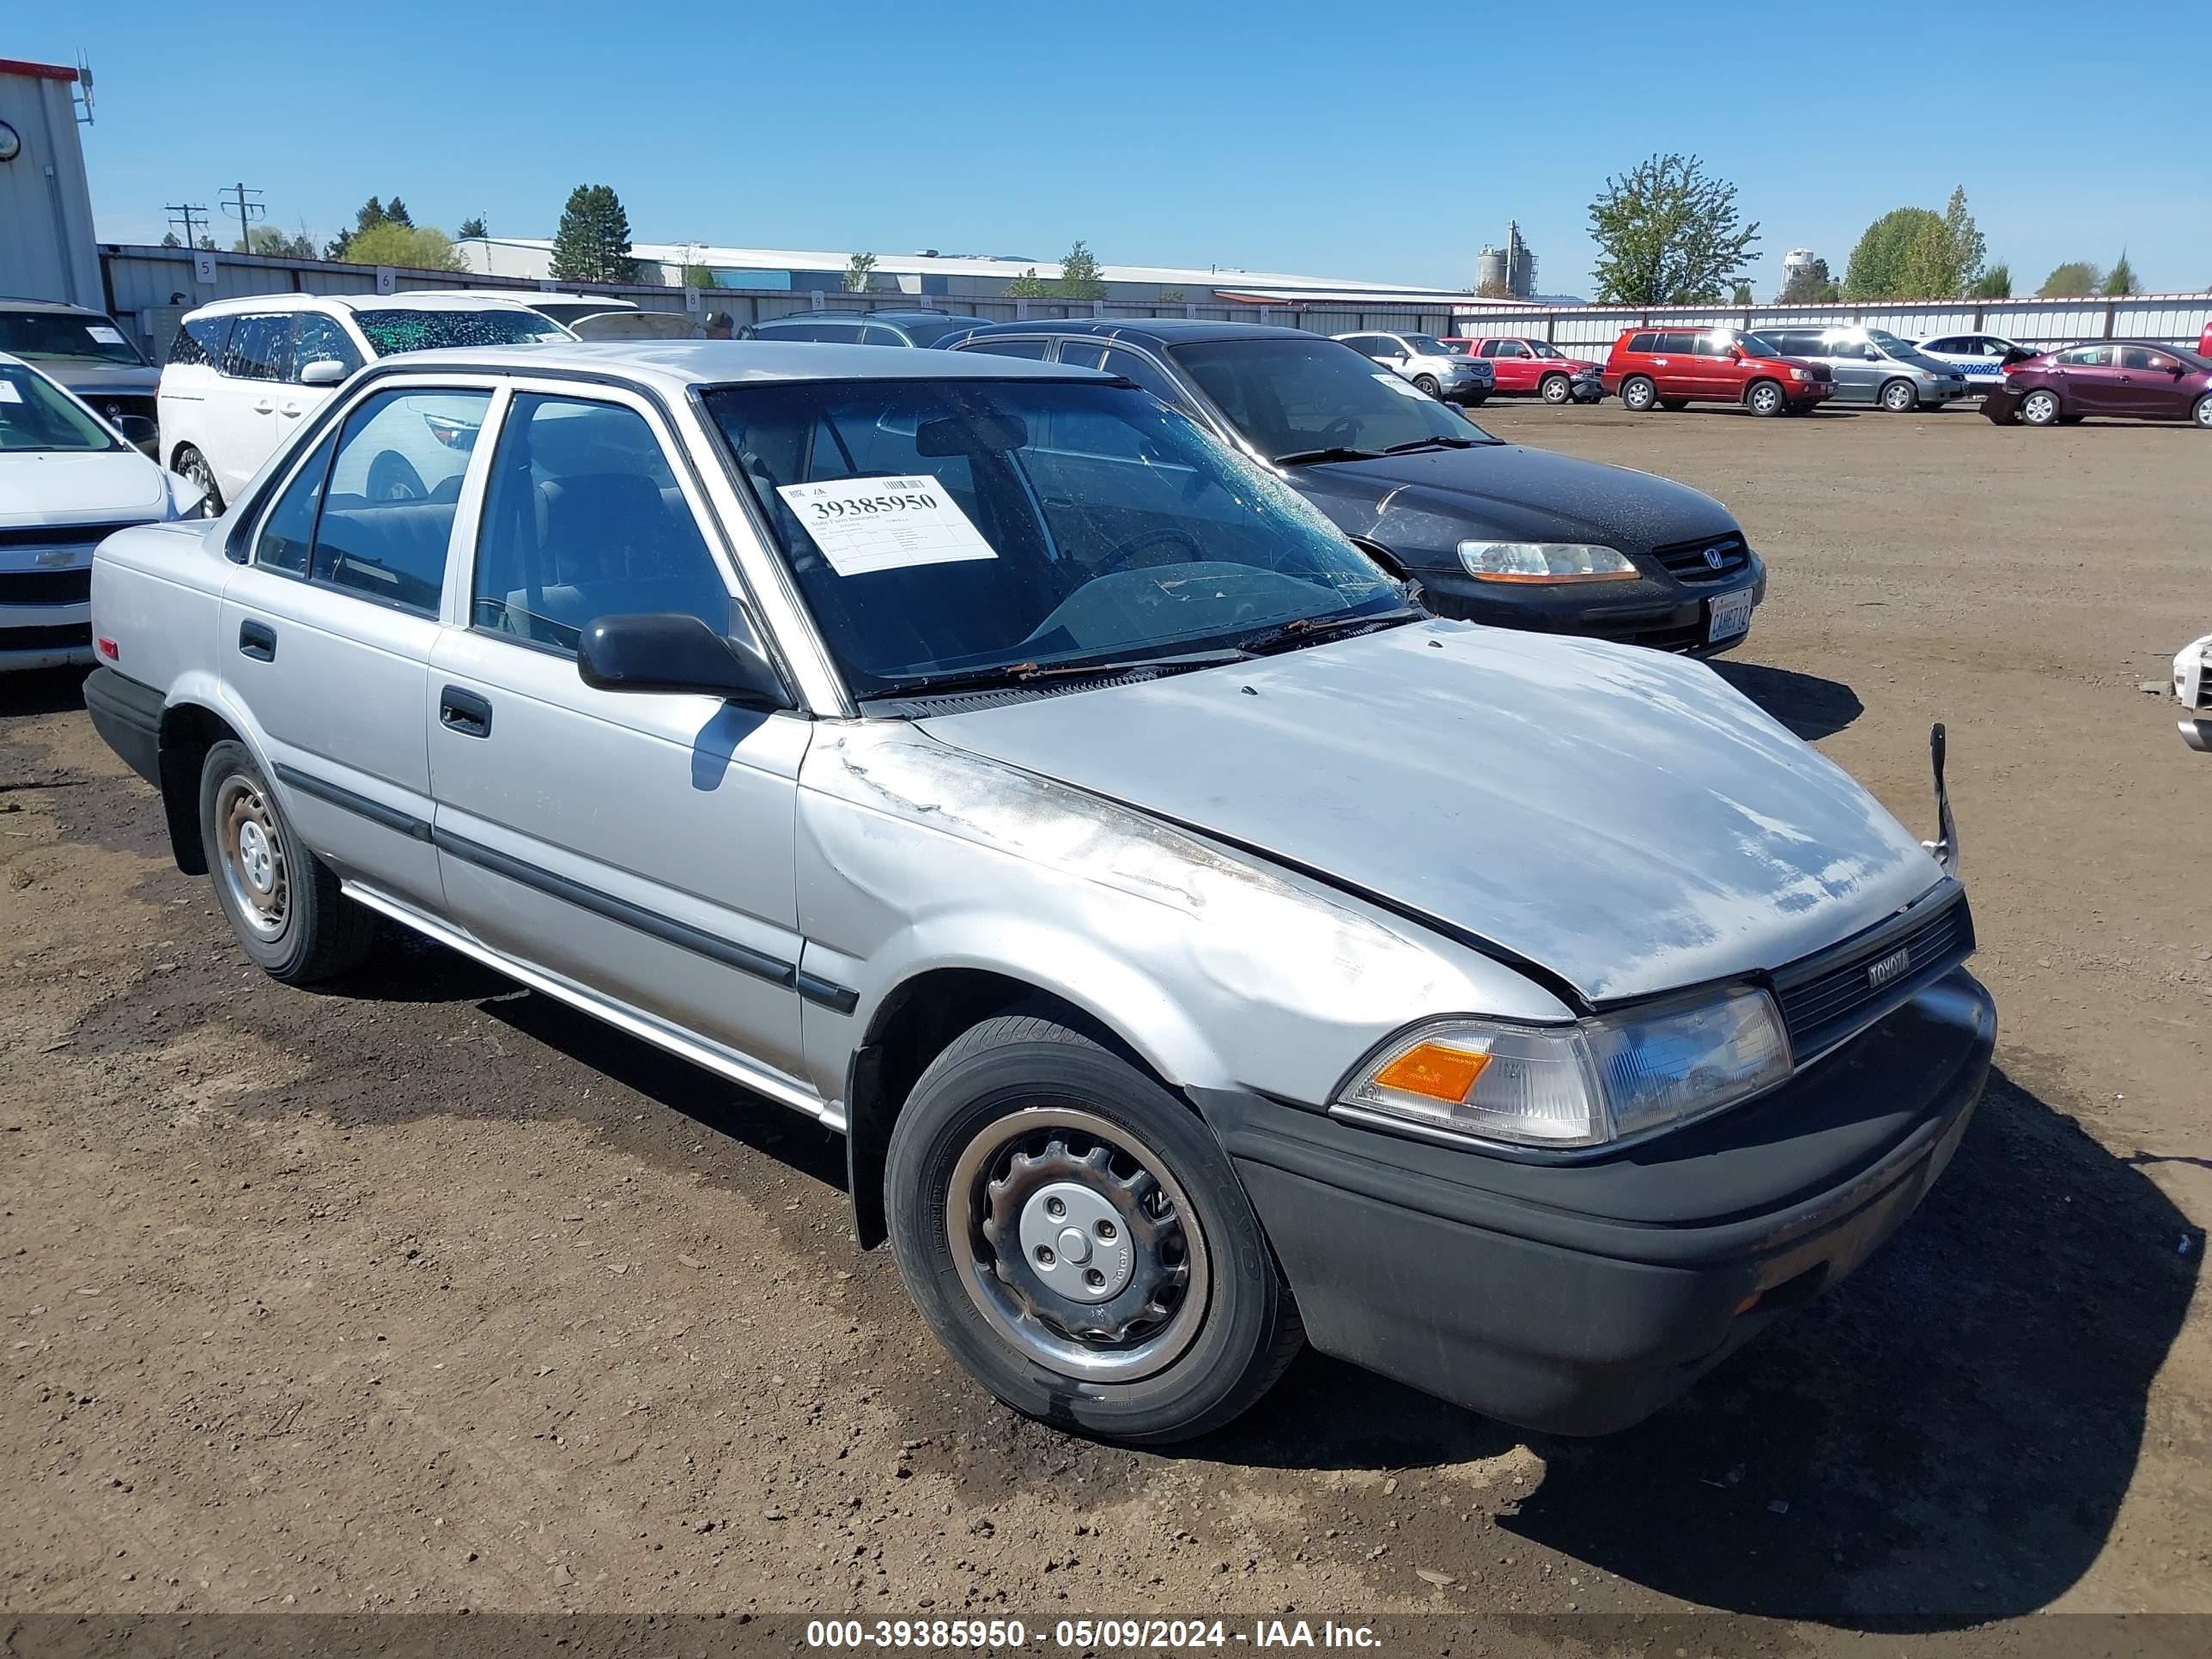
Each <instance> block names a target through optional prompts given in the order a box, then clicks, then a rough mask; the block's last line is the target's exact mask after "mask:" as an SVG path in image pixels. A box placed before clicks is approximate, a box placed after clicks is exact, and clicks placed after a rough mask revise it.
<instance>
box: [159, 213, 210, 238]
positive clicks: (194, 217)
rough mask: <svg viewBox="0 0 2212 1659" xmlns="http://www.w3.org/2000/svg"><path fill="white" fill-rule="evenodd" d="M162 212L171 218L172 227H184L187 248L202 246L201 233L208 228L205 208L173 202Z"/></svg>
mask: <svg viewBox="0 0 2212 1659" xmlns="http://www.w3.org/2000/svg"><path fill="white" fill-rule="evenodd" d="M162 211H163V212H164V213H166V214H167V215H168V216H169V222H170V223H171V224H172V225H181V226H183V228H184V234H185V246H186V247H197V246H199V245H200V232H202V231H203V230H204V229H206V228H207V222H208V210H206V209H205V208H204V207H198V206H193V205H189V204H186V205H180V204H177V203H175V202H171V203H169V204H167V205H166V206H165V207H164V208H163V209H162Z"/></svg>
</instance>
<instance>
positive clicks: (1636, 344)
mask: <svg viewBox="0 0 2212 1659" xmlns="http://www.w3.org/2000/svg"><path fill="white" fill-rule="evenodd" d="M1628 349H1630V350H1631V351H1656V350H1658V349H1659V337H1658V336H1657V335H1656V334H1632V335H1630V336H1629V337H1628Z"/></svg>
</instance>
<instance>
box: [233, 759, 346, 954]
mask: <svg viewBox="0 0 2212 1659" xmlns="http://www.w3.org/2000/svg"><path fill="white" fill-rule="evenodd" d="M200 842H201V845H202V846H204V847H205V848H207V861H208V878H209V880H210V881H211V882H213V883H214V884H215V896H216V903H217V904H218V905H220V906H221V907H222V914H223V918H224V920H226V921H228V922H229V923H230V928H231V931H232V932H233V933H236V934H237V935H238V942H239V944H240V945H241V946H243V947H244V948H245V951H246V955H247V956H249V957H252V958H253V961H254V963H256V964H257V965H258V967H260V968H261V969H262V970H263V971H264V972H265V973H266V974H268V975H269V976H270V978H271V979H275V980H278V981H282V982H283V983H284V984H286V985H312V984H314V983H316V982H317V981H321V980H326V979H334V978H336V977H337V975H340V974H343V973H344V972H345V971H346V970H347V969H350V968H353V967H355V966H356V965H357V964H358V963H360V961H361V959H362V957H364V956H366V955H368V949H369V946H370V945H374V943H375V942H376V934H377V918H376V915H375V913H374V911H371V910H367V909H364V908H362V906H360V905H358V904H356V903H355V902H353V901H352V900H351V899H349V898H347V897H346V896H344V895H343V893H341V892H340V891H339V890H338V878H337V877H336V876H335V875H333V874H332V873H331V869H330V866H328V865H325V863H324V862H323V861H322V860H320V859H319V858H317V857H316V856H315V855H314V854H313V853H310V852H309V851H308V850H307V848H304V847H302V846H301V844H300V842H299V838H298V837H297V836H295V835H294V834H293V833H292V826H291V824H290V823H288V822H287V821H286V819H285V817H284V815H283V811H281V810H280V809H279V808H278V807H277V805H276V796H275V794H273V793H271V792H270V787H269V781H268V779H266V778H264V777H263V776H262V775H261V769H260V767H258V765H256V764H255V763H254V760H253V755H252V750H248V749H247V748H246V745H245V744H242V743H240V742H239V741H237V739H235V738H224V739H223V740H222V742H220V743H218V744H215V745H214V746H213V747H212V748H210V750H208V752H207V760H206V762H205V763H204V765H203V766H202V767H201V769H200Z"/></svg>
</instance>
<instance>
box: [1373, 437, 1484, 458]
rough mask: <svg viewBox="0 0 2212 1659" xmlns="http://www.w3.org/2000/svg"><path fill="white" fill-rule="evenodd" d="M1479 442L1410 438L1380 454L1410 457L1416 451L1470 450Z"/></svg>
mask: <svg viewBox="0 0 2212 1659" xmlns="http://www.w3.org/2000/svg"><path fill="white" fill-rule="evenodd" d="M1481 441H1482V440H1481V439H1480V438H1448V437H1444V436H1443V435H1437V436H1436V437H1433V438H1412V439H1408V440H1407V441H1406V442H1404V443H1402V444H1392V445H1390V446H1389V447H1388V448H1386V449H1385V450H1383V453H1384V454H1385V455H1410V454H1412V453H1413V451H1415V450H1417V449H1472V448H1474V447H1475V445H1477V444H1479V443H1480V442H1481Z"/></svg>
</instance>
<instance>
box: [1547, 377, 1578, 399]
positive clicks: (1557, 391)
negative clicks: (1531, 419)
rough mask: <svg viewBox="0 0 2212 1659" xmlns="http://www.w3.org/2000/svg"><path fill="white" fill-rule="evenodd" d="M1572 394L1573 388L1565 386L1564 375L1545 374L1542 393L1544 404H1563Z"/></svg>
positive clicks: (1565, 378) (1565, 379)
mask: <svg viewBox="0 0 2212 1659" xmlns="http://www.w3.org/2000/svg"><path fill="white" fill-rule="evenodd" d="M1542 392H1543V398H1544V401H1545V402H1546V403H1547V404H1563V403H1565V402H1566V400H1567V398H1569V397H1570V396H1571V395H1572V392H1573V388H1572V387H1571V386H1569V385H1568V384H1567V377H1566V376H1565V375H1564V374H1547V375H1546V376H1545V377H1544V384H1543V387H1542Z"/></svg>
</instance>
